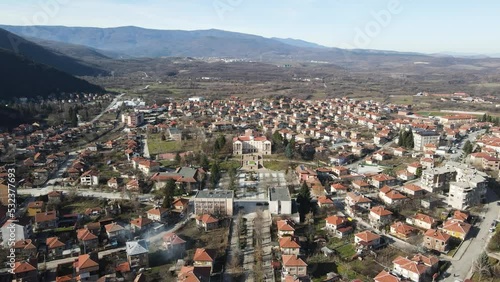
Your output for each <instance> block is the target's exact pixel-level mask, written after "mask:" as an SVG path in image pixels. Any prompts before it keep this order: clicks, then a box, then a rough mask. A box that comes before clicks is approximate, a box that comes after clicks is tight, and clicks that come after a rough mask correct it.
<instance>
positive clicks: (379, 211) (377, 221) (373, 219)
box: [368, 206, 392, 228]
mask: <svg viewBox="0 0 500 282" xmlns="http://www.w3.org/2000/svg"><path fill="white" fill-rule="evenodd" d="M368 218H369V219H370V224H371V225H372V226H373V227H374V228H380V227H383V226H385V225H387V224H389V223H390V222H391V219H392V212H391V211H390V210H387V209H385V208H384V207H383V206H377V207H373V208H371V209H370V214H369V215H368Z"/></svg>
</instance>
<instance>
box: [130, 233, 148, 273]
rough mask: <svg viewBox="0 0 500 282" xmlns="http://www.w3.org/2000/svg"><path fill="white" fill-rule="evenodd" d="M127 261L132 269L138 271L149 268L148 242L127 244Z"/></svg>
mask: <svg viewBox="0 0 500 282" xmlns="http://www.w3.org/2000/svg"><path fill="white" fill-rule="evenodd" d="M126 252H127V261H128V263H129V264H130V267H131V268H133V269H138V268H141V267H148V266H149V246H148V243H147V242H146V240H137V241H128V242H127V248H126Z"/></svg>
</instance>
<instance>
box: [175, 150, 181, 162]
mask: <svg viewBox="0 0 500 282" xmlns="http://www.w3.org/2000/svg"><path fill="white" fill-rule="evenodd" d="M181 161H182V158H181V154H179V152H177V153H176V154H175V163H176V164H177V165H180V163H181Z"/></svg>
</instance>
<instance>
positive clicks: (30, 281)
mask: <svg viewBox="0 0 500 282" xmlns="http://www.w3.org/2000/svg"><path fill="white" fill-rule="evenodd" d="M37 267H38V266H37V265H36V264H35V263H30V262H25V261H18V262H16V263H14V268H13V269H12V272H11V274H12V280H11V281H12V282H38V281H39V279H38V269H37ZM6 281H7V280H6Z"/></svg>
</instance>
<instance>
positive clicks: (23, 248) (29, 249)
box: [7, 239, 37, 260]
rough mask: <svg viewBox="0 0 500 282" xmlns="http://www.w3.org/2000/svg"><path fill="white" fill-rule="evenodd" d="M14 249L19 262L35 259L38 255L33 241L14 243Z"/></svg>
mask: <svg viewBox="0 0 500 282" xmlns="http://www.w3.org/2000/svg"><path fill="white" fill-rule="evenodd" d="M7 243H9V242H7ZM11 247H12V246H11ZM12 248H13V249H14V252H15V254H16V259H17V260H21V259H27V258H29V257H35V256H36V253H37V248H36V246H35V245H34V244H33V241H32V240H31V239H26V240H24V239H23V240H18V241H16V242H15V243H14V246H13V247H12Z"/></svg>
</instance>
